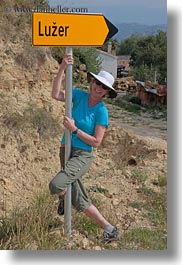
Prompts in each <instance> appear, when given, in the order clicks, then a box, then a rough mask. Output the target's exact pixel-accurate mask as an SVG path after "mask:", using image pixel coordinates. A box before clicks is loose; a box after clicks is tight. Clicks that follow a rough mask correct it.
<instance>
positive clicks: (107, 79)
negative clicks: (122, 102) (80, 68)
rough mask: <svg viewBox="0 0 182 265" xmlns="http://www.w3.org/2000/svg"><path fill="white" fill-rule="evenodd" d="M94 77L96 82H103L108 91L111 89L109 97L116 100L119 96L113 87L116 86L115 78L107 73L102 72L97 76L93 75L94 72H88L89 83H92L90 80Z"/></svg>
mask: <svg viewBox="0 0 182 265" xmlns="http://www.w3.org/2000/svg"><path fill="white" fill-rule="evenodd" d="M91 77H94V78H95V79H96V80H98V81H99V82H101V83H102V84H103V85H104V86H106V87H108V89H110V91H109V97H110V98H115V97H116V96H117V92H116V90H115V89H114V87H113V84H114V81H115V79H114V77H113V76H112V75H111V74H110V73H108V72H106V71H100V72H99V73H98V74H97V75H96V74H94V73H92V72H88V73H87V78H88V81H89V82H90V78H91Z"/></svg>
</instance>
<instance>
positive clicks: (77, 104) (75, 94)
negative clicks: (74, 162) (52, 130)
mask: <svg viewBox="0 0 182 265" xmlns="http://www.w3.org/2000/svg"><path fill="white" fill-rule="evenodd" d="M88 100H89V93H87V92H85V91H83V90H80V89H73V91H72V102H73V106H72V117H73V119H74V120H75V125H76V127H78V129H80V130H82V131H84V132H85V133H87V134H89V135H92V136H93V135H94V129H95V126H96V125H103V126H105V127H106V128H108V110H107V108H106V106H105V105H104V103H103V102H99V103H97V104H96V105H94V106H92V107H89V106H88ZM61 143H62V144H64V143H65V135H63V138H62V140H61ZM71 146H72V147H76V148H79V149H84V150H89V151H91V150H92V149H93V147H92V146H90V145H88V144H86V143H85V142H83V141H82V140H81V139H79V137H78V136H77V135H75V134H72V138H71Z"/></svg>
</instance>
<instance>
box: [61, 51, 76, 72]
mask: <svg viewBox="0 0 182 265" xmlns="http://www.w3.org/2000/svg"><path fill="white" fill-rule="evenodd" d="M73 63H74V59H73V55H72V54H69V53H67V54H65V55H64V57H63V59H62V62H61V65H60V67H61V68H63V69H66V68H67V66H68V65H69V64H73Z"/></svg>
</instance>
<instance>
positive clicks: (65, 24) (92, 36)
mask: <svg viewBox="0 0 182 265" xmlns="http://www.w3.org/2000/svg"><path fill="white" fill-rule="evenodd" d="M117 31H118V29H117V28H116V27H115V26H114V25H113V24H112V23H111V22H110V21H109V20H107V19H106V18H105V17H104V16H103V15H102V14H73V13H64V14H63V13H61V14H60V13H33V14H32V45H33V46H102V45H103V44H104V42H105V41H107V40H108V39H110V38H111V37H112V36H113V35H114V34H116V33H117Z"/></svg>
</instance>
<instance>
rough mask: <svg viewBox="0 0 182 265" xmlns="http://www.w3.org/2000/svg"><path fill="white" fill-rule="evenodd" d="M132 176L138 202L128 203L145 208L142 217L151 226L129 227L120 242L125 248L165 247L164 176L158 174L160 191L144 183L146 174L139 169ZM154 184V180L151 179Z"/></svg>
mask: <svg viewBox="0 0 182 265" xmlns="http://www.w3.org/2000/svg"><path fill="white" fill-rule="evenodd" d="M132 178H135V179H137V181H138V183H139V188H138V192H139V194H140V200H142V201H140V202H138V201H133V202H129V203H128V205H129V206H131V207H133V208H135V209H138V210H142V209H145V214H143V217H144V218H147V219H148V220H149V221H150V222H151V228H143V227H137V228H131V229H129V230H128V231H126V233H125V235H124V238H123V239H124V240H123V242H122V243H120V247H121V248H125V249H153V250H164V249H167V189H166V185H167V181H166V178H164V177H160V176H158V181H157V185H158V186H159V187H160V188H161V189H160V192H155V191H154V190H153V189H152V188H148V187H146V185H145V180H146V178H147V176H146V175H145V174H143V173H142V172H140V171H136V170H135V171H133V174H132ZM152 183H153V184H154V185H156V182H154V181H152Z"/></svg>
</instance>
